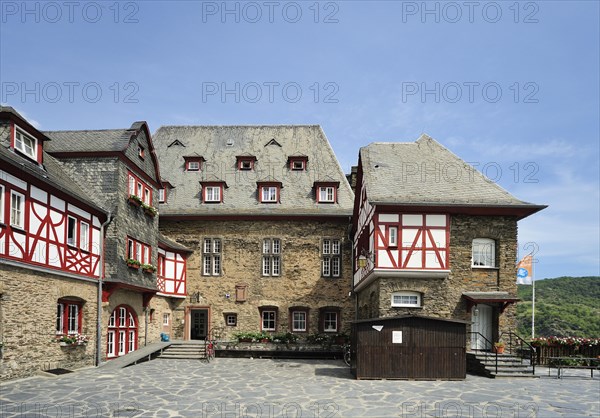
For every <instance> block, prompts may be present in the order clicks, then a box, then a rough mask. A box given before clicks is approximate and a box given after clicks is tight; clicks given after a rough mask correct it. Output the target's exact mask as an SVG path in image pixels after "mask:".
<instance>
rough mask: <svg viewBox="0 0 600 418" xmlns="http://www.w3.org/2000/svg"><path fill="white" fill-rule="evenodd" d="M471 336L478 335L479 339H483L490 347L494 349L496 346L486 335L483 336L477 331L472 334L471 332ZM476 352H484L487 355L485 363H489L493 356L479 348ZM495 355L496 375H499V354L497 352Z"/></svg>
mask: <svg viewBox="0 0 600 418" xmlns="http://www.w3.org/2000/svg"><path fill="white" fill-rule="evenodd" d="M469 334H471V335H476V336H477V337H481V339H483V341H485V342H486V343H488V344H489V346H490V347H494V344H493V343H492V342H491V341H490V340H488V339H487V337H486V336H485V335H483V334H482V333H480V332H477V331H471V332H469ZM474 350H475V351H481V352H483V353H484V354H485V362H486V363H487V361H488V356H489V355H491V353H490V351H488V350H485V349H479V348H475V349H474ZM493 355H494V363H495V373H496V374H497V373H498V353H497V352H496V351H494V353H493Z"/></svg>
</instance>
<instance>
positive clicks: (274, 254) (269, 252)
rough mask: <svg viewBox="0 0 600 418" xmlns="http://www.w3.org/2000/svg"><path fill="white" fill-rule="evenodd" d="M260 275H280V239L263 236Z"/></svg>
mask: <svg viewBox="0 0 600 418" xmlns="http://www.w3.org/2000/svg"><path fill="white" fill-rule="evenodd" d="M262 275H263V276H273V277H279V276H281V239H280V238H265V239H263V242H262Z"/></svg>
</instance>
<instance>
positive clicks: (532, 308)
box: [531, 257, 535, 339]
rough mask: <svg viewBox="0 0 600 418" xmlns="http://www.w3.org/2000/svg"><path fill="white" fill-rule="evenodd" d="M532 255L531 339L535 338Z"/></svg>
mask: <svg viewBox="0 0 600 418" xmlns="http://www.w3.org/2000/svg"><path fill="white" fill-rule="evenodd" d="M534 264H535V263H534V262H533V257H532V260H531V286H532V288H531V292H532V293H531V339H533V338H535V276H534V274H533V265H534Z"/></svg>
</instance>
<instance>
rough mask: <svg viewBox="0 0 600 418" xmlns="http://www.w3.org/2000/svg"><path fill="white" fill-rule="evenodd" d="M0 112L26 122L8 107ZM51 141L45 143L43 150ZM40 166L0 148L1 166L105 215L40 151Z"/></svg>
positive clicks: (77, 185) (103, 210) (100, 208)
mask: <svg viewBox="0 0 600 418" xmlns="http://www.w3.org/2000/svg"><path fill="white" fill-rule="evenodd" d="M0 112H8V113H12V114H13V115H15V116H17V117H18V118H19V119H22V120H23V121H24V122H27V120H26V119H25V118H23V116H21V115H20V114H19V113H18V112H17V111H16V110H14V109H13V108H12V107H9V106H0ZM51 142H52V141H45V143H44V148H46V147H47V146H48V144H50V143H51ZM42 153H43V154H42V165H39V164H37V163H36V162H34V161H31V160H30V159H28V158H26V157H23V156H22V155H20V154H18V153H16V152H14V151H12V150H11V149H9V148H7V147H6V146H4V145H1V146H0V161H2V166H4V164H10V165H12V166H14V167H16V168H18V169H20V170H22V171H23V172H25V173H28V174H30V175H32V176H34V177H36V178H37V179H39V180H40V181H42V182H43V183H46V184H48V185H49V186H51V187H54V188H55V189H58V190H60V191H62V192H64V193H66V194H68V195H70V196H71V197H73V198H75V199H76V200H79V201H81V202H83V203H85V204H87V205H88V206H90V207H92V208H94V209H97V210H99V211H101V212H104V213H107V209H106V208H105V207H103V206H102V205H101V204H100V203H98V202H96V201H95V200H93V199H92V198H91V197H90V196H89V194H88V193H86V191H85V190H84V188H83V187H81V186H80V185H79V184H78V183H77V182H76V181H75V180H74V179H73V178H72V177H71V176H69V174H68V173H67V172H66V171H65V170H64V169H63V167H62V165H61V163H60V162H59V161H58V160H56V159H55V158H54V157H52V156H50V155H48V153H46V152H45V151H42Z"/></svg>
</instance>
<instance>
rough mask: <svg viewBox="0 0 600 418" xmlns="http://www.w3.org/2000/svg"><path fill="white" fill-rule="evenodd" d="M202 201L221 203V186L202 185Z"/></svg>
mask: <svg viewBox="0 0 600 418" xmlns="http://www.w3.org/2000/svg"><path fill="white" fill-rule="evenodd" d="M202 200H203V201H204V203H221V202H222V201H223V186H222V185H220V184H205V185H203V186H202Z"/></svg>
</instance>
